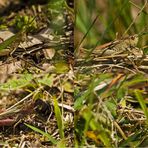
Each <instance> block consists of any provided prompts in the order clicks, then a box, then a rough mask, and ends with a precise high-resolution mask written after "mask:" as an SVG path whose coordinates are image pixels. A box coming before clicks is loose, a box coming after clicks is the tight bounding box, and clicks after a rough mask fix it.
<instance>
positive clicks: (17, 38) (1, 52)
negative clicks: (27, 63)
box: [0, 17, 36, 56]
mask: <svg viewBox="0 0 148 148" xmlns="http://www.w3.org/2000/svg"><path fill="white" fill-rule="evenodd" d="M35 18H36V17H34V18H33V19H32V20H31V22H28V26H29V25H30V24H31V23H33V21H34V20H35ZM27 29H28V28H27V25H25V26H23V27H22V30H20V31H19V32H18V33H16V34H15V35H13V36H11V37H10V38H8V39H7V40H5V41H3V42H2V43H0V56H6V55H9V54H10V55H12V53H13V52H14V51H15V49H16V48H17V47H18V46H19V44H20V43H21V42H23V41H25V40H26V38H27V35H26V33H27Z"/></svg>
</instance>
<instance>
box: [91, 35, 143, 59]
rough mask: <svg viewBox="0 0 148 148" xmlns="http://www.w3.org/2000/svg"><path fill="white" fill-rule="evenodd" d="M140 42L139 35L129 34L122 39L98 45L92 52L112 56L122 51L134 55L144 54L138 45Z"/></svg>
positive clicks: (97, 54)
mask: <svg viewBox="0 0 148 148" xmlns="http://www.w3.org/2000/svg"><path fill="white" fill-rule="evenodd" d="M137 43H138V35H133V36H129V37H126V38H123V39H120V40H115V41H113V42H109V43H106V44H103V45H100V46H97V47H96V48H95V49H94V50H93V52H92V54H94V55H96V56H97V57H98V56H112V55H118V54H122V53H128V54H133V55H141V54H143V52H142V50H141V49H139V48H138V47H136V45H137Z"/></svg>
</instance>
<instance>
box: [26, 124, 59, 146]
mask: <svg viewBox="0 0 148 148" xmlns="http://www.w3.org/2000/svg"><path fill="white" fill-rule="evenodd" d="M25 125H26V126H27V127H29V128H31V129H32V130H34V131H36V132H38V133H40V134H42V135H43V136H45V137H47V138H48V139H49V140H50V141H51V142H52V143H53V144H57V140H55V139H54V138H53V137H52V136H51V135H50V134H48V133H45V132H44V131H42V130H40V129H38V128H36V127H34V126H32V125H29V124H27V123H25Z"/></svg>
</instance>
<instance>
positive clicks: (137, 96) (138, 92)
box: [134, 90, 148, 125]
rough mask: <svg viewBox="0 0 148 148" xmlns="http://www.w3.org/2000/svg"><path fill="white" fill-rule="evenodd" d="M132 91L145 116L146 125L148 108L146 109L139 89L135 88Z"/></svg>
mask: <svg viewBox="0 0 148 148" xmlns="http://www.w3.org/2000/svg"><path fill="white" fill-rule="evenodd" d="M134 92H135V96H136V98H137V100H138V101H139V103H140V106H141V108H142V110H143V112H144V114H145V116H146V123H147V125H148V110H147V107H146V104H145V102H144V99H143V97H142V95H141V93H140V90H135V91H134Z"/></svg>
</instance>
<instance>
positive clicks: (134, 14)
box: [75, 0, 148, 48]
mask: <svg viewBox="0 0 148 148" xmlns="http://www.w3.org/2000/svg"><path fill="white" fill-rule="evenodd" d="M142 7H144V8H143V9H142ZM141 9H142V10H141ZM147 10H148V4H145V1H144V0H132V1H130V0H124V1H123V0H103V1H100V0H79V1H76V2H75V14H76V25H75V47H77V46H78V44H79V43H80V42H81V41H82V39H83V38H85V39H84V41H83V43H82V45H81V46H83V47H86V48H90V47H93V46H94V45H96V44H97V45H101V44H103V43H106V42H109V41H112V40H114V39H115V38H116V36H118V38H121V37H122V36H123V35H124V36H129V35H133V34H140V33H141V32H147V31H148V27H147V26H148V12H147ZM95 19H96V20H95ZM94 20H95V21H94ZM93 23H94V24H93ZM92 24H93V25H92ZM90 26H91V27H90ZM90 28H91V29H90ZM127 29H128V30H127ZM126 31H127V32H126ZM125 32H126V33H125ZM86 34H87V35H86ZM85 35H86V37H84V36H85ZM147 38H148V36H147V35H144V36H141V37H140V41H139V43H138V46H140V47H142V46H145V45H147V43H148V40H147Z"/></svg>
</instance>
